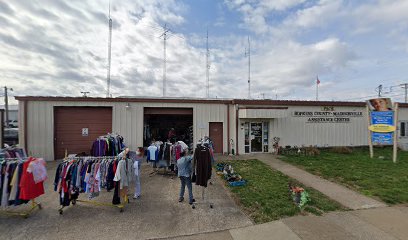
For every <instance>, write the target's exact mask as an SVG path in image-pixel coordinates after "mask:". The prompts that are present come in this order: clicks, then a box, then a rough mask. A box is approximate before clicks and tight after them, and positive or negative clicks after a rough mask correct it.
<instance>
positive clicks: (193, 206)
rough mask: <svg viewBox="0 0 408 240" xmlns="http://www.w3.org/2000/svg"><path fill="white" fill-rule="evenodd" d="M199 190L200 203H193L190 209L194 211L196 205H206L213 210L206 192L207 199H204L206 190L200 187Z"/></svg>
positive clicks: (212, 204)
mask: <svg viewBox="0 0 408 240" xmlns="http://www.w3.org/2000/svg"><path fill="white" fill-rule="evenodd" d="M207 187H208V186H207ZM201 189H202V192H201V202H193V204H192V205H191V208H192V209H195V208H196V205H197V204H205V205H207V204H208V205H209V206H210V208H214V203H212V202H210V201H208V195H209V194H208V192H207V199H206V198H205V189H206V187H201Z"/></svg>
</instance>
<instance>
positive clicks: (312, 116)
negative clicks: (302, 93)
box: [292, 107, 363, 123]
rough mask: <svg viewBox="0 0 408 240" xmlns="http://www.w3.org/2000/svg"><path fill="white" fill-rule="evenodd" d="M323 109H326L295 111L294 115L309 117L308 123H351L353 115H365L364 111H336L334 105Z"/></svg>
mask: <svg viewBox="0 0 408 240" xmlns="http://www.w3.org/2000/svg"><path fill="white" fill-rule="evenodd" d="M322 110H324V111H294V112H293V115H292V116H293V117H304V118H307V121H306V122H307V123H349V122H350V121H351V118H352V117H362V116H363V112H340V111H334V107H322ZM331 110H333V111H331Z"/></svg>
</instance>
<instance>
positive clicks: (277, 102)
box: [15, 96, 408, 108]
mask: <svg viewBox="0 0 408 240" xmlns="http://www.w3.org/2000/svg"><path fill="white" fill-rule="evenodd" d="M15 99H16V100H18V101H63V102H70V101H80V102H161V103H206V104H214V103H218V104H220V103H221V104H238V105H278V106H279V105H286V106H346V107H365V106H366V102H340V101H306V100H271V99H205V98H137V97H132V98H129V97H117V98H102V97H57V96H15ZM399 106H400V107H403V108H408V103H399Z"/></svg>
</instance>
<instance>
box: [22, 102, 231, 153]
mask: <svg viewBox="0 0 408 240" xmlns="http://www.w3.org/2000/svg"><path fill="white" fill-rule="evenodd" d="M126 105H127V103H126V102H114V103H108V102H68V101H61V102H58V101H30V102H28V108H27V123H28V124H27V145H28V152H29V153H30V154H32V155H34V156H41V157H44V158H45V159H46V160H53V158H54V114H53V111H54V106H106V107H112V118H113V121H112V131H113V133H117V134H120V135H122V136H123V137H124V138H125V142H126V145H128V146H130V147H131V148H133V149H134V148H136V147H139V146H142V145H143V108H144V107H177V108H183V107H185V108H193V124H194V130H193V134H194V142H197V141H198V139H199V138H201V137H203V136H208V135H209V124H208V122H222V123H223V125H224V130H223V134H224V136H227V126H228V123H227V105H225V104H189V103H185V104H184V103H183V104H176V103H137V102H131V103H129V107H128V108H126ZM23 109H24V107H23V104H22V101H20V116H21V119H23V116H22V113H23V111H21V110H23ZM20 123H21V125H22V126H24V125H23V121H20ZM21 130H22V129H21ZM20 138H21V139H24V131H20ZM227 144H228V142H227V139H226V138H224V149H223V151H224V152H227V146H228V145H227Z"/></svg>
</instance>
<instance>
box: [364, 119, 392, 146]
mask: <svg viewBox="0 0 408 240" xmlns="http://www.w3.org/2000/svg"><path fill="white" fill-rule="evenodd" d="M368 129H369V130H370V131H371V141H372V143H373V144H381V145H389V144H393V135H394V131H395V126H394V112H393V111H372V112H370V126H369V128H368Z"/></svg>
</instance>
